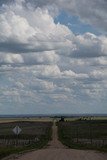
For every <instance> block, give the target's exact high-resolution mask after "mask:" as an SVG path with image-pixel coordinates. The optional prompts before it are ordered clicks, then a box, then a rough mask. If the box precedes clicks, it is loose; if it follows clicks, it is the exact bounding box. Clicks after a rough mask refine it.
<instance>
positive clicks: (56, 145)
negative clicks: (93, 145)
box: [11, 123, 107, 160]
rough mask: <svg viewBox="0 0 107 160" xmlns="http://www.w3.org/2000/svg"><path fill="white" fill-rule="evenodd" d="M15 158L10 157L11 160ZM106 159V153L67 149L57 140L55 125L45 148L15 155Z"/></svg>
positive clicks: (28, 159) (26, 159)
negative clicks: (51, 136) (50, 139)
mask: <svg viewBox="0 0 107 160" xmlns="http://www.w3.org/2000/svg"><path fill="white" fill-rule="evenodd" d="M13 159H15V158H11V160H13ZM44 159H45V160H107V154H102V153H99V152H96V151H88V150H87V151H84V150H75V149H68V148H67V147H65V146H64V145H62V144H61V142H59V141H58V136H57V126H56V125H55V123H54V125H53V138H52V141H51V142H49V144H48V146H47V148H45V149H42V150H37V151H33V152H30V153H27V154H25V155H22V156H20V157H17V160H44Z"/></svg>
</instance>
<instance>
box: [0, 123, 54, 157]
mask: <svg viewBox="0 0 107 160" xmlns="http://www.w3.org/2000/svg"><path fill="white" fill-rule="evenodd" d="M16 125H18V126H20V128H21V129H22V132H21V133H20V135H18V137H17V136H16V135H14V133H13V131H12V129H13V128H14V127H15V126H16ZM51 135H52V122H29V121H22V122H19V121H18V122H11V123H3V124H2V123H1V124H0V141H1V142H2V141H3V140H4V139H5V141H3V142H2V143H3V144H2V143H1V144H0V159H1V158H3V157H5V156H8V155H10V154H13V153H19V152H24V151H29V150H32V149H40V148H43V147H44V146H46V145H47V143H48V141H49V140H51ZM35 139H36V140H35ZM10 142H11V143H10ZM26 142H27V143H26Z"/></svg>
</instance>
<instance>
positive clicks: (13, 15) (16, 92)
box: [0, 0, 107, 112]
mask: <svg viewBox="0 0 107 160" xmlns="http://www.w3.org/2000/svg"><path fill="white" fill-rule="evenodd" d="M96 2H97V8H95V7H94V9H92V6H94V5H95V4H96ZM89 3H90V6H89ZM101 4H102V5H101ZM104 4H106V2H105V1H104V0H103V1H100V0H98V1H96V0H93V1H90V2H88V1H87V0H86V1H83V0H81V3H80V2H79V0H77V1H76V0H75V1H74V0H67V1H65V0H57V1H56V0H55V1H51V0H46V1H43V0H35V1H34V0H31V1H28V0H9V1H7V0H6V1H5V3H4V1H0V77H1V78H0V102H1V104H0V106H2V105H3V106H7V104H8V105H10V106H9V108H11V106H13V108H15V107H14V106H24V107H22V108H24V109H25V106H26V107H27V110H28V111H29V108H30V110H31V108H32V111H33V110H35V111H39V108H40V110H41V111H42V110H43V107H44V106H45V107H44V110H46V109H47V110H48V109H49V111H50V112H51V110H52V109H54V108H55V107H56V111H60V107H62V108H63V111H65V108H66V110H67V108H68V109H69V110H70V109H71V108H73V109H74V110H76V111H78V110H79V111H80V108H84V107H85V106H86V104H87V103H88V102H89V107H88V109H90V107H92V105H90V103H92V104H93V105H94V104H97V105H98V107H99V109H101V106H99V103H100V102H101V101H102V100H103V105H104V108H103V111H104V110H105V104H106V95H107V90H106V88H107V85H106V80H107V74H106V73H107V70H106V67H107V37H106V35H95V34H92V33H90V32H88V33H84V34H78V35H75V34H74V33H73V32H72V30H70V29H69V28H68V27H67V26H66V25H62V24H60V23H57V24H56V23H55V20H54V18H55V16H57V14H58V12H60V10H65V11H67V12H68V13H69V14H73V15H77V16H78V17H79V18H80V19H81V21H83V22H84V23H89V24H92V25H94V26H97V27H100V28H101V29H104V30H105V26H106V25H105V26H104V27H102V25H100V22H102V21H103V22H105V21H104V19H103V18H104V17H103V16H104V15H103V13H105V12H106V10H105V8H106V7H105V8H104V9H103V13H102V12H101V11H102V8H103V5H104ZM84 6H85V7H86V9H85V7H84ZM87 6H88V7H87ZM81 8H82V9H81ZM98 9H99V13H98ZM86 10H87V12H86ZM55 12H56V13H55ZM86 13H87V14H86ZM92 14H93V17H92ZM100 14H101V15H100ZM98 15H99V16H100V18H101V21H100V22H98V20H99V17H98ZM105 16H106V14H105ZM105 18H106V17H105ZM94 20H96V21H94ZM102 24H103V23H102ZM98 97H99V98H98ZM35 104H36V107H35ZM97 105H96V106H97ZM29 106H30V107H29ZM51 106H52V107H53V108H51ZM65 106H66V107H65ZM71 106H72V107H71ZM75 106H76V107H75ZM13 108H12V109H13ZM75 108H76V109H75ZM2 109H3V107H2ZM92 109H93V108H91V109H90V111H92ZM21 110H22V109H21ZM85 111H87V110H85ZM18 112H19V111H18Z"/></svg>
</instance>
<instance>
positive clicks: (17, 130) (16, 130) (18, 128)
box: [13, 126, 22, 135]
mask: <svg viewBox="0 0 107 160" xmlns="http://www.w3.org/2000/svg"><path fill="white" fill-rule="evenodd" d="M21 131H22V130H21V128H20V127H19V126H16V127H15V128H13V132H14V133H15V134H16V135H19V133H20V132H21Z"/></svg>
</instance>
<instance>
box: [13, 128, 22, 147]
mask: <svg viewBox="0 0 107 160" xmlns="http://www.w3.org/2000/svg"><path fill="white" fill-rule="evenodd" d="M21 131H22V130H21V128H20V127H19V126H16V127H15V128H13V132H14V134H16V135H17V140H16V145H18V135H19V134H20V132H21Z"/></svg>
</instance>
